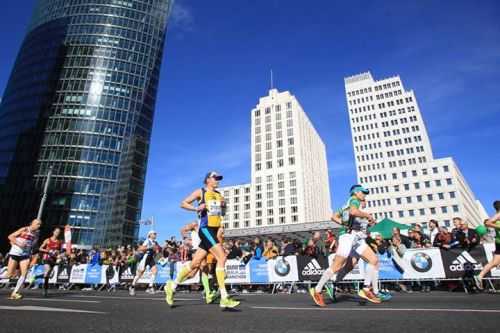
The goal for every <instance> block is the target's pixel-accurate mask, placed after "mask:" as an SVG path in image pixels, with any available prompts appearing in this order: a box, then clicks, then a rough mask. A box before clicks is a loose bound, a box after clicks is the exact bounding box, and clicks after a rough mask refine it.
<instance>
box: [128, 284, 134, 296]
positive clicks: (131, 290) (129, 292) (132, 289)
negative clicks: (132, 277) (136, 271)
mask: <svg viewBox="0 0 500 333" xmlns="http://www.w3.org/2000/svg"><path fill="white" fill-rule="evenodd" d="M128 294H129V295H130V296H135V288H134V287H132V286H130V287H129V288H128Z"/></svg>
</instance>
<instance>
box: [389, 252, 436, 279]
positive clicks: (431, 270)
mask: <svg viewBox="0 0 500 333" xmlns="http://www.w3.org/2000/svg"><path fill="white" fill-rule="evenodd" d="M396 256H397V254H396V255H394V257H395V258H396ZM441 258H442V257H441V250H440V249H438V248H430V249H409V250H406V252H405V254H404V256H403V259H404V260H403V263H402V264H400V265H399V266H400V267H401V268H402V269H403V278H404V279H442V278H444V277H445V272H444V268H443V261H442V259H441Z"/></svg>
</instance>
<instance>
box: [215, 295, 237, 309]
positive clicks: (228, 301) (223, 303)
mask: <svg viewBox="0 0 500 333" xmlns="http://www.w3.org/2000/svg"><path fill="white" fill-rule="evenodd" d="M238 305H240V302H239V301H235V300H234V299H232V298H230V297H226V298H221V300H220V304H219V306H220V307H221V308H222V309H226V308H229V309H232V308H235V307H237V306H238Z"/></svg>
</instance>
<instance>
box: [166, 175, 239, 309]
mask: <svg viewBox="0 0 500 333" xmlns="http://www.w3.org/2000/svg"><path fill="white" fill-rule="evenodd" d="M220 180H222V176H221V175H219V174H217V173H216V172H214V171H212V172H209V173H208V174H207V175H206V176H205V179H204V184H205V187H204V188H201V189H198V190H196V191H194V192H193V193H191V194H190V195H189V196H188V197H187V198H185V199H184V200H183V201H182V203H181V208H184V209H186V210H189V211H193V212H196V213H197V214H198V217H199V219H200V228H199V232H198V234H199V236H200V239H201V243H200V246H199V248H198V250H197V251H196V253H195V254H194V256H193V260H192V261H191V263H190V264H187V265H186V266H184V268H183V269H182V270H181V271H180V272H179V274H178V275H177V278H176V280H175V281H169V282H168V283H167V284H166V285H165V300H166V301H167V303H168V304H169V305H170V306H172V305H173V303H174V293H175V289H176V288H177V285H178V284H180V283H182V282H183V281H184V280H185V279H186V278H187V277H188V276H189V275H190V274H191V273H192V271H194V270H197V269H199V267H200V265H201V262H202V260H203V259H205V258H206V256H207V254H208V253H209V252H210V253H212V254H213V255H214V257H215V258H216V259H217V268H216V269H215V275H216V278H217V283H218V285H219V291H220V293H221V300H220V307H221V308H234V307H236V306H238V305H239V304H240V302H238V301H235V300H233V299H231V298H230V297H229V296H228V294H227V291H226V286H225V263H226V254H225V253H224V249H223V248H222V245H221V243H220V241H219V237H220V233H221V231H222V229H221V224H222V216H223V215H224V214H225V203H224V198H223V197H222V195H221V194H220V193H219V192H218V191H217V190H216V189H217V187H218V186H219V181H220ZM194 201H198V206H197V207H195V206H193V202H194Z"/></svg>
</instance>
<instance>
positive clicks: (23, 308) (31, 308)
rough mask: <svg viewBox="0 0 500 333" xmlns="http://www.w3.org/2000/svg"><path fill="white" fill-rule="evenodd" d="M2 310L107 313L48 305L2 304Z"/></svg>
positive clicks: (0, 308) (0, 307)
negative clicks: (50, 306)
mask: <svg viewBox="0 0 500 333" xmlns="http://www.w3.org/2000/svg"><path fill="white" fill-rule="evenodd" d="M0 310H13V311H45V312H74V313H92V314H106V312H99V311H87V310H76V309H65V308H49V307H46V306H31V305H29V306H0Z"/></svg>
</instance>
